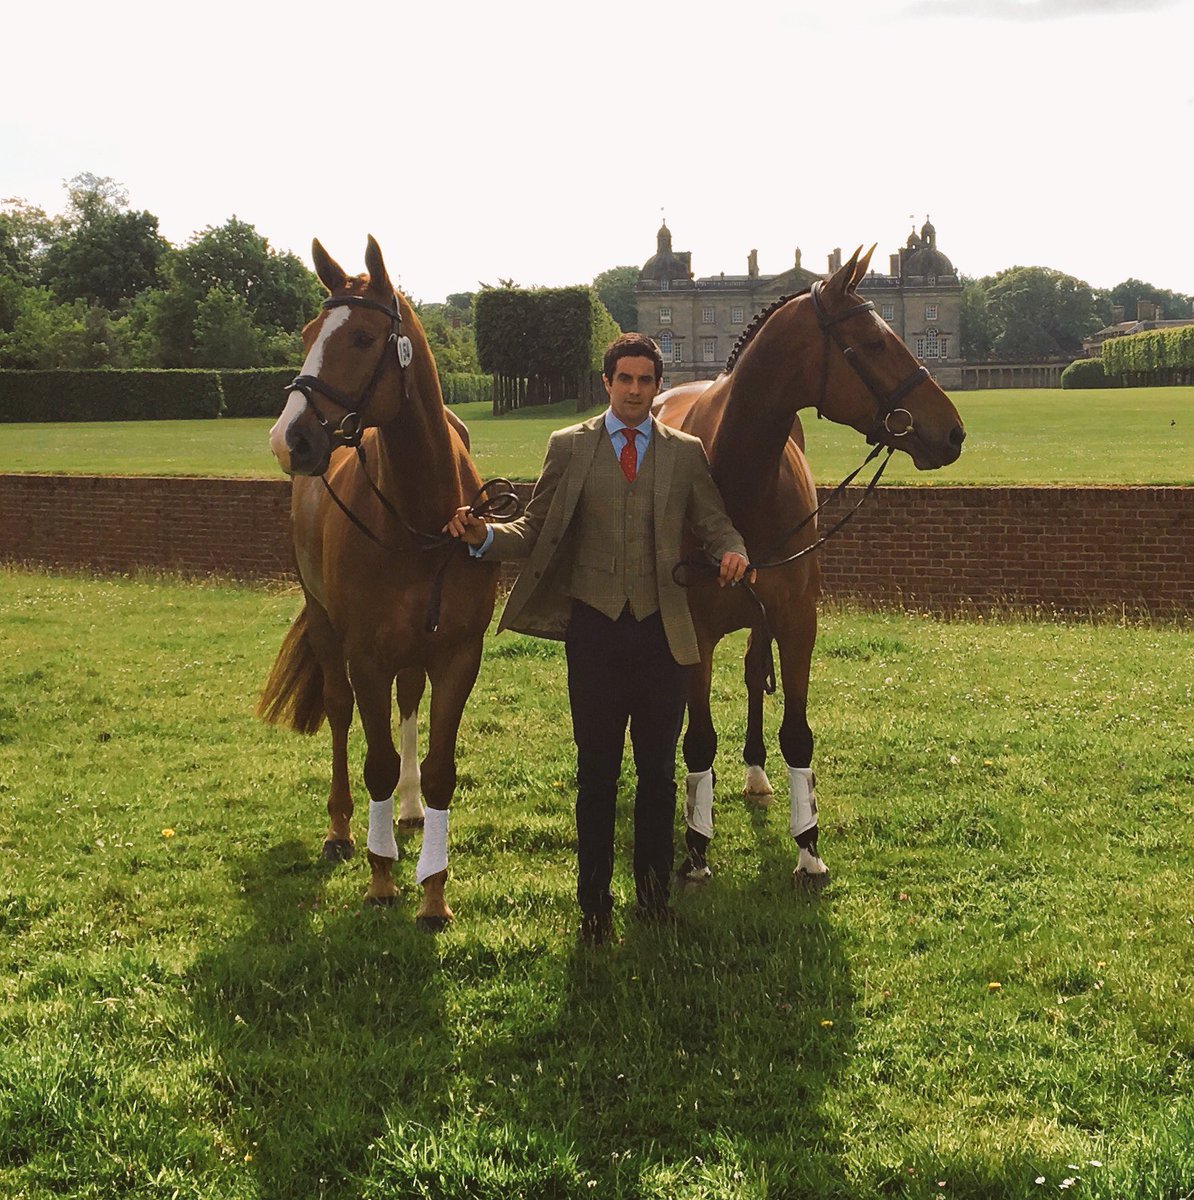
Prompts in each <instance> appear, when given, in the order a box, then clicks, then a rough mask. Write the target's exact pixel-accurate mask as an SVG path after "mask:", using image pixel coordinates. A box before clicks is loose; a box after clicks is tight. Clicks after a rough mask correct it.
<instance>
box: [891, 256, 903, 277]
mask: <svg viewBox="0 0 1194 1200" xmlns="http://www.w3.org/2000/svg"><path fill="white" fill-rule="evenodd" d="M889 261H890V263H891V277H892V279H899V277H900V256H899V255H898V254H893V255H891V257H890V259H889Z"/></svg>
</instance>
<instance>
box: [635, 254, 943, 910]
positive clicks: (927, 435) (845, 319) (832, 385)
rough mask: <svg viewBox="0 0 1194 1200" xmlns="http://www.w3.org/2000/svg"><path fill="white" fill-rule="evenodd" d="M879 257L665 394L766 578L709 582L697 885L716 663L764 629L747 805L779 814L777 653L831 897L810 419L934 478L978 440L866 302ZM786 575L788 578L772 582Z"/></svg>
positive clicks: (815, 872)
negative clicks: (771, 692)
mask: <svg viewBox="0 0 1194 1200" xmlns="http://www.w3.org/2000/svg"><path fill="white" fill-rule="evenodd" d="M873 252H874V247H873V246H872V247H871V250H870V251H869V252H868V253H867V254H866V255H865V256H862V257H861V258H860V255H861V253H862V251H861V247H859V249H858V250H856V251H855V252H854V254H853V256H852V257H851V258H850V261H849V262H847V263H846V264H844V265H843V266H842V267H841V268H840V269H839V270H837V271H836V272H834V274H833V275H832V276H831V277H830V278H829V279H828V280H824V281H821V280H818V281H817V282H815V283H814V284H813V285H812V287H811V288H810V289H809V290H807V291H805V292H802V293H801V294H799V295H798V296H794V297H782V298H781V299H780V300H779V301H777V302H776V303H775V304H773V305H772V306H771V307H770V308H768V309H766V310H765V311H764V312H762V313H760V314H759V316H758V317H756V318H755V320H754V321H753V322H752V323H751V325H750V326H749V327H748V328H747V329H746V330H745V331H744V332H743V334H742V336H741V337H740V338H739V340H738V343H737V344H736V345H735V347H734V349H733V351H732V352H731V354H730V357H729V359H728V360H727V363H726V371H725V372H724V373H723V374H722V375H720V376H719V377H718V378H717V379H716V380H714V381H713V382H712V383H706V382H703V381H702V382H699V383H693V384H684V385H681V386H679V387H677V388H674V389H672V390H670V391H668V392H664V393H663V394H662V395H661V396H660V397H659V399H658V400H657V401H656V404H655V415H656V417H657V419H659V420H661V421H663V422H664V424H666V425H671V426H674V427H675V428H678V429H683V430H685V431H686V432H688V433H691V434H695V435H696V436H697V437H699V438H700V439H701V441H702V442H703V443H704V445H705V451H706V453H707V454H708V456H709V464H710V469H711V470H712V473H713V478H714V479H715V481H716V482H717V485H718V487H719V488H720V489H721V494H722V496H723V498H724V500H725V504H726V511H727V512H728V513H729V515H730V519H731V520H732V521H733V522H734V524H735V526H736V527H737V528H738V530H739V532H740V533H741V534H742V536H743V538H744V539H745V541H746V546H747V550H748V551H749V553H750V558H751V565H752V566H754V567H757V568H759V570H758V577H757V581H756V583H755V584H754V585H753V587H752V588H751V589H749V590H748V589H745V588H742V587H736V588H719V587H716V586H714V585H713V583H712V582H711V581H710V582H704V581H702V582H697V583H695V584H694V585H693V586H692V589H691V591H690V594H689V607H690V609H691V610H692V616H693V622H694V624H695V625H696V631H697V639H698V642H699V645H700V651H701V661H700V665H699V666H698V667H696V668H694V669H693V672H692V676H691V679H690V684H689V692H688V727H687V730H686V732H685V735H684V761H685V764H686V766H687V768H688V775H687V780H686V796H685V818H686V825H687V829H686V834H685V840H686V847H687V855H686V857H685V860H684V863H683V865H682V866H681V868H680V876H681V878H682V879H687V880H691V881H694V882H699V881H701V880H704V879H707V878H708V877H709V876H710V874H711V871H710V868H709V865H708V861H707V850H708V847H709V843H710V840H711V838H712V836H713V787H714V778H713V761H714V756H715V755H716V753H717V733H716V731H715V730H714V728H713V719H712V716H711V713H710V707H709V691H710V684H711V681H712V668H713V651H714V649H715V647H716V646H717V643H718V642H719V641H720V640H721V639H722V638H723V637H724V636H725V635H726V634H727V633H730V632H731V631H733V630H735V629H743V628H745V629H749V630H750V636H749V640H748V642H747V651H746V661H745V675H746V687H747V729H746V740H745V743H744V746H743V753H742V757H743V761H744V763H745V764H746V784H745V787H744V789H743V790H744V794H745V795H747V796H752V797H755V798H757V799H759V800H760V802H762V803H770V800H769V797H770V796H771V794H772V787H771V783H770V781H769V780H768V778H767V774H766V771H765V769H764V766H765V763H766V758H767V752H766V747H765V746H764V743H763V694H764V691H765V690H767V689H768V687H769V686H770V687H773V686H774V681H773V680H771V679H769V677H770V676H771V673H772V672H771V661H772V660H771V643H772V639H773V638H774V642H775V645H776V647H777V649H778V652H779V663H780V674H781V678H782V685H783V704H784V709H783V717H782V721H781V724H780V728H779V745H780V751H781V752H782V754H783V758H784V761H785V763H786V765H787V772H788V786H789V796H790V820H789V829H790V832H791V834H792V837H793V838H794V840H795V842H796V845H797V847H798V849H799V855H798V862H797V866H796V868H795V870H794V871H793V882H794V883H795V884H798V885H801V886H807V887H810V888H814V889H816V888H821V887H824V886H825V885H826V884H827V883H828V882H829V871H828V869H827V867H826V866H825V863H824V861H823V860H822V858H821V857H820V855H819V853H818V847H817V797H816V791H815V783H814V778H813V771H812V759H813V734H812V730H811V729H810V728H809V724H808V719H807V703H808V681H809V669H810V664H811V660H812V652H813V643H814V642H815V640H816V636H817V597H818V593H819V590H820V572H819V567H818V563H817V557H816V555H815V554H810V553H805V554H803V555H801V556H800V557H796V558H794V559H792V561H789V562H787V563H786V564H784V565H779V564H780V563H782V561H783V560H785V559H789V558H791V556H793V555H796V554H798V553H799V552H800V551H802V550H807V549H808V548H809V547H811V546H812V545H813V543H814V542H815V540H816V538H817V532H816V520H815V516H814V513H815V509H816V507H817V492H816V488H815V486H814V484H813V477H812V473H811V472H810V470H809V467H808V463H807V462H806V460H805V457H804V453H803V446H804V439H803V432H802V429H801V425H800V419H799V416H798V410H800V409H802V408H809V407H813V408H816V410H817V415H818V416H822V417H827V418H828V419H830V420H832V421H837V422H839V423H840V424H843V425H849V426H852V427H853V428H854V429H856V430H858V432H859V433H862V434H864V435H865V436H866V438H867V440H868V441H869V442H871V443H872V444H873V445H875V448H876V451H879V450H880V449H881V448H883V447H898V448H899V449H901V450H904V451H906V452H907V453H908V454H909V456H910V457H911V458H912V461H913V462H914V463H915V465H916V467H917V468H918V469H920V470H932V469H936V468H938V467H943V466H945V465H947V464H948V463H951V462H953V461H954V460H955V459H956V458H957V457H958V455H959V454H960V453H961V449H962V442H963V439H964V438H965V436H966V434H965V431H964V429H963V427H962V421H961V418H960V417H959V416H958V413H957V410H956V409H955V408H954V406H953V404H952V403H951V402H950V400H949V397H948V396H946V394H945V393H944V392H943V391H942V390H941V388H939V387H938V386H937V384H936V383H935V382H934V381H933V379H932V377H931V376H930V375H929V372H928V370H927V369H926V368H925V367H923V366H920V365H919V364H918V363H917V361H916V359H915V358H914V357H913V355H912V354H911V352H910V351H909V350H908V348H907V347H906V346H905V345H904V343H903V342H902V341H901V340H900V339H899V337H897V336H896V334H895V332H894V331H893V330H892V329H891V328H890V326H888V325H887V324H886V322H884V321H883V320H882V319H881V318H880V317H879V315H878V313H876V312H875V306H874V304H872V303H871V302H870V301H865V300H862V299H861V298H860V297H859V296H858V294H857V288H858V285H859V284H860V283H862V281H863V279H864V278H865V276H866V272H867V268H868V266H869V264H870V258H871V254H872V253H873ZM771 563H774V564H776V565H775V566H774V569H768V566H769V564H771Z"/></svg>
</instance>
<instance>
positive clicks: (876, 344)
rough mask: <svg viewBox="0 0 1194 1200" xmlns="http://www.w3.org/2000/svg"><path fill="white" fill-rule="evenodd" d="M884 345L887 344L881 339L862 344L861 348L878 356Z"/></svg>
mask: <svg viewBox="0 0 1194 1200" xmlns="http://www.w3.org/2000/svg"><path fill="white" fill-rule="evenodd" d="M886 345H887V343H886V342H885V341H884V340H883V339H882V338H875V339H874V341H870V342H863V344H862V348H863V349H864V350H869V351H871V353H873V354H878V353H879V352H880V351H881V350H883V349H884V347H885V346H886Z"/></svg>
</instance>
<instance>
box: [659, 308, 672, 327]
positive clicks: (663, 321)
mask: <svg viewBox="0 0 1194 1200" xmlns="http://www.w3.org/2000/svg"><path fill="white" fill-rule="evenodd" d="M659 323H660V325H670V324H671V323H672V310H671V308H670V307H667V308H661V309H660V310H659Z"/></svg>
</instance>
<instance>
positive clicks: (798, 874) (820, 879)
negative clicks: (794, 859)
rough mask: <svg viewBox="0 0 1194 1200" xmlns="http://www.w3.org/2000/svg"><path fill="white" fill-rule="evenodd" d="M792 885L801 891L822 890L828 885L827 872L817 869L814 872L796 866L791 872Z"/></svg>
mask: <svg viewBox="0 0 1194 1200" xmlns="http://www.w3.org/2000/svg"><path fill="white" fill-rule="evenodd" d="M792 886H793V887H794V888H796V889H797V890H799V891H802V892H823V891H824V890H825V889H826V888H827V887H828V886H829V872H828V871H818V872H816V873H815V874H814V873H813V872H812V871H806V870H805V869H804V868H803V867H797V868H796V870H795V871H793V872H792Z"/></svg>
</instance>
